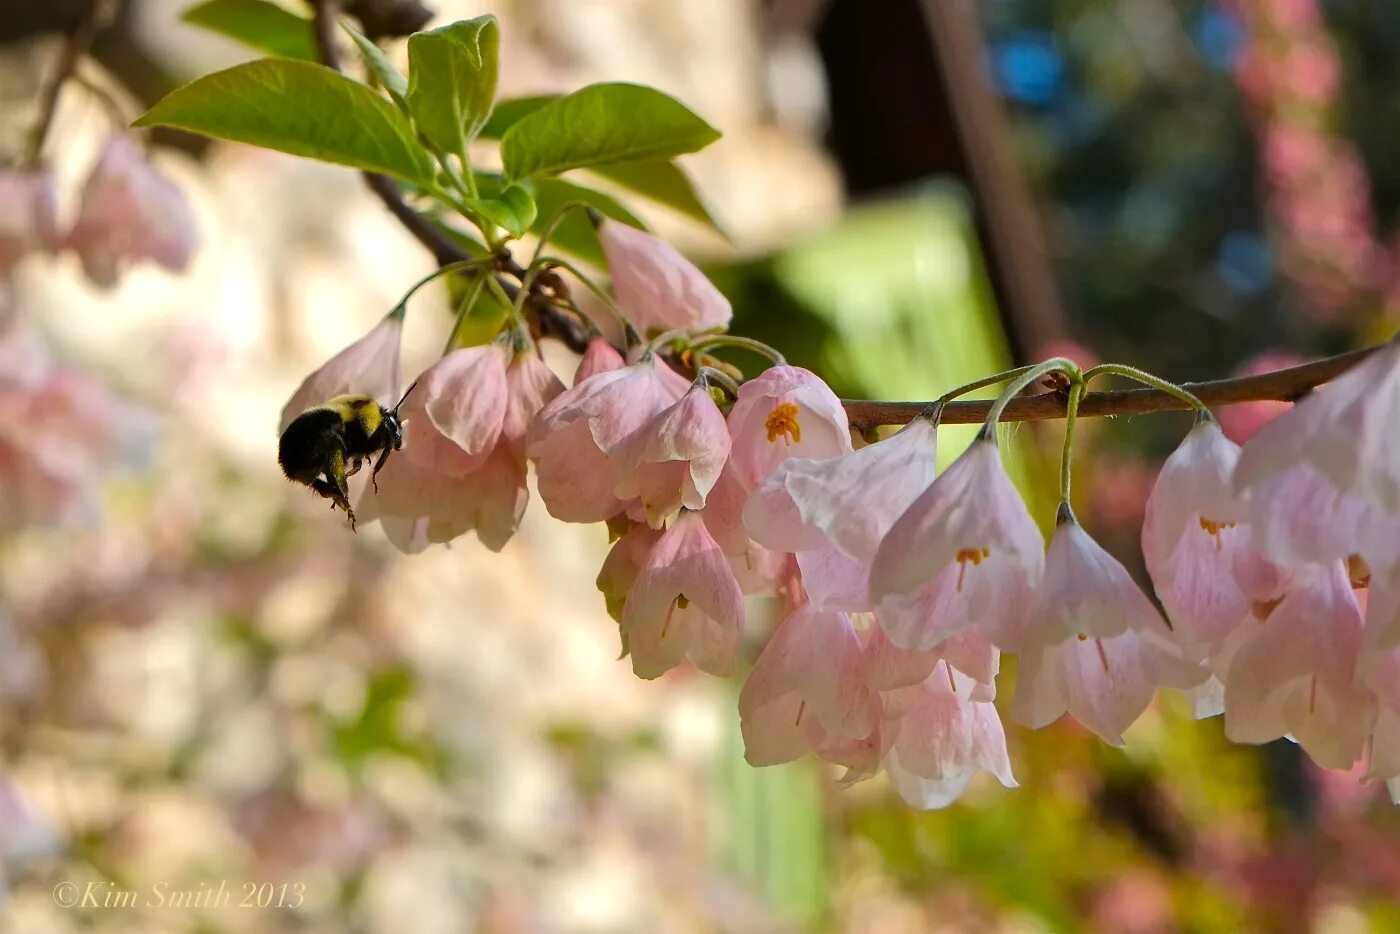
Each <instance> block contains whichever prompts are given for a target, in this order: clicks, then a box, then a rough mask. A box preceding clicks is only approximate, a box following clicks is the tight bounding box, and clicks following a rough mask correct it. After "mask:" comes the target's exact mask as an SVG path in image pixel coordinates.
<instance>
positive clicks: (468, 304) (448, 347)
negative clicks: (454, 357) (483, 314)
mask: <svg viewBox="0 0 1400 934" xmlns="http://www.w3.org/2000/svg"><path fill="white" fill-rule="evenodd" d="M487 280H494V277H493V276H477V277H476V278H475V279H473V280H472V284H471V286H470V288H469V289H468V290H467V294H466V295H464V296H462V304H461V306H459V307H458V309H457V317H456V318H455V319H454V320H453V322H452V330H450V331H448V332H447V343H446V344H444V345H443V347H442V356H444V357H445V356H447V355H448V354H450V353H451V352H452V349H453V347H455V346H456V344H457V333H458V332H459V331H461V330H462V322H464V321H466V320H467V315H469V314H471V311H472V306H473V305H475V304H476V300H477V299H478V298H480V297H481V291H482V289H484V288H486V282H487Z"/></svg>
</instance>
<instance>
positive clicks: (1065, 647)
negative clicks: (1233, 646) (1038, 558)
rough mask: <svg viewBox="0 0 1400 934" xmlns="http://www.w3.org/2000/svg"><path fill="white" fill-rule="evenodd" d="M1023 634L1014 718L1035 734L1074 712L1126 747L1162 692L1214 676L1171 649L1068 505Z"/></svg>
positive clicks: (1143, 601) (1153, 614) (1145, 603)
mask: <svg viewBox="0 0 1400 934" xmlns="http://www.w3.org/2000/svg"><path fill="white" fill-rule="evenodd" d="M1026 632H1027V638H1028V640H1029V641H1030V643H1031V645H1030V646H1029V647H1028V648H1027V650H1026V651H1024V652H1023V653H1022V654H1021V656H1020V666H1019V669H1018V670H1019V672H1020V673H1019V676H1018V679H1017V686H1016V696H1015V698H1014V700H1013V702H1012V711H1013V714H1014V716H1015V717H1016V719H1017V720H1019V721H1021V722H1023V723H1025V724H1026V725H1027V726H1030V727H1032V728H1037V729H1038V728H1039V727H1042V726H1045V725H1046V724H1049V723H1052V722H1054V721H1055V720H1057V719H1059V717H1060V716H1061V715H1062V714H1064V713H1065V712H1066V711H1068V712H1069V713H1070V714H1071V715H1072V716H1073V717H1074V718H1075V719H1076V720H1078V721H1079V722H1080V723H1082V724H1084V725H1085V726H1086V727H1088V728H1089V729H1090V730H1092V731H1093V732H1095V733H1097V734H1098V735H1099V736H1100V737H1101V738H1102V739H1103V740H1104V741H1105V742H1109V743H1112V744H1114V745H1117V746H1121V745H1122V744H1123V731H1124V730H1125V729H1127V728H1128V727H1129V726H1130V725H1131V724H1132V723H1133V721H1134V720H1136V719H1137V718H1138V716H1139V715H1141V714H1142V712H1143V711H1144V710H1146V709H1147V705H1148V703H1149V702H1150V701H1151V700H1152V695H1153V693H1154V692H1155V691H1156V689H1157V687H1158V686H1159V685H1166V686H1170V687H1178V688H1189V687H1193V686H1195V685H1197V684H1200V683H1201V682H1202V681H1204V680H1205V679H1206V678H1207V677H1208V676H1209V674H1210V673H1209V671H1208V670H1207V669H1206V668H1204V667H1203V666H1199V665H1195V664H1192V663H1190V662H1189V661H1187V660H1186V659H1185V658H1183V657H1182V653H1181V652H1180V650H1179V649H1178V648H1177V647H1176V646H1175V645H1173V644H1171V643H1170V642H1169V641H1167V636H1168V634H1169V632H1170V629H1169V627H1168V626H1167V622H1166V620H1164V619H1163V618H1162V615H1161V614H1160V613H1158V612H1157V609H1156V607H1154V606H1153V605H1152V603H1151V601H1149V600H1148V599H1147V596H1146V595H1145V594H1144V593H1143V592H1142V590H1141V589H1139V588H1138V586H1137V584H1136V583H1134V582H1133V579H1132V577H1130V576H1129V575H1128V572H1127V570H1126V569H1125V568H1124V567H1123V565H1122V564H1120V563H1119V562H1118V560H1117V559H1116V558H1114V557H1113V556H1112V555H1110V554H1109V553H1108V552H1106V551H1104V550H1103V548H1102V547H1101V546H1100V545H1099V544H1098V543H1097V542H1095V541H1094V540H1093V539H1092V538H1091V537H1090V536H1089V535H1088V533H1086V532H1085V531H1084V530H1083V528H1081V527H1080V525H1079V523H1078V522H1077V521H1075V519H1074V516H1073V514H1072V513H1070V511H1069V509H1068V507H1065V506H1061V507H1060V516H1059V521H1058V523H1057V524H1056V526H1055V534H1054V536H1053V537H1052V539H1051V541H1050V551H1049V553H1048V555H1047V557H1046V560H1045V576H1044V577H1043V578H1042V579H1041V582H1040V589H1039V591H1038V593H1037V594H1036V599H1035V603H1034V604H1033V606H1032V609H1031V612H1030V621H1029V624H1028V625H1027V627H1026Z"/></svg>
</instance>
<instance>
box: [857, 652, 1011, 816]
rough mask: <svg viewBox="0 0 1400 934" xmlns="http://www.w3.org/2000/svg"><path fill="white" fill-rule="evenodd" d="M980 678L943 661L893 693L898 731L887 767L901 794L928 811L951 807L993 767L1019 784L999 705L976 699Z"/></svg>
mask: <svg viewBox="0 0 1400 934" xmlns="http://www.w3.org/2000/svg"><path fill="white" fill-rule="evenodd" d="M974 686H975V682H973V681H972V680H971V679H970V678H966V677H964V676H963V675H962V674H960V673H959V672H957V671H955V670H953V669H951V668H949V667H948V666H947V663H946V662H939V663H938V666H937V667H936V668H935V669H934V671H933V672H932V673H931V674H930V675H929V676H928V678H926V679H925V680H924V681H923V682H922V683H920V684H918V685H915V686H913V687H907V688H902V689H900V690H899V691H897V692H895V693H894V694H893V695H892V699H891V702H890V705H891V706H893V708H894V710H895V712H897V714H898V716H899V719H898V721H897V730H898V732H897V733H896V734H895V737H894V742H893V744H892V745H891V747H890V750H889V753H888V754H887V755H886V756H885V761H884V765H885V771H886V772H887V773H888V774H889V776H890V783H891V784H893V785H894V787H895V790H896V791H898V792H899V795H900V797H901V798H903V799H904V800H905V801H906V802H908V803H909V804H910V805H912V806H913V807H916V808H923V809H925V810H928V809H933V808H942V807H947V806H948V805H950V804H952V803H953V802H954V801H956V800H957V799H958V797H959V796H961V795H962V793H963V791H964V790H965V789H966V788H967V784H968V782H969V781H971V780H972V776H974V775H976V774H977V773H978V772H979V771H985V772H990V773H991V774H992V775H994V776H996V779H997V780H998V781H999V782H1001V783H1002V785H1004V786H1005V787H1007V788H1015V787H1016V779H1015V778H1014V777H1013V776H1012V774H1011V760H1010V758H1009V757H1008V756H1007V754H1006V732H1005V730H1004V729H1003V728H1002V725H1001V718H1000V717H999V716H998V715H997V709H996V705H994V704H992V703H989V702H987V701H979V700H974V699H973V688H974Z"/></svg>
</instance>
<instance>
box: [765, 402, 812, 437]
mask: <svg viewBox="0 0 1400 934" xmlns="http://www.w3.org/2000/svg"><path fill="white" fill-rule="evenodd" d="M798 411H799V409H798V408H797V403H795V402H784V403H782V404H781V405H777V406H774V407H773V411H771V412H769V413H768V418H767V419H765V420H764V422H763V427H764V429H765V430H766V431H767V432H768V443H769V444H774V443H776V442H777V440H778V439H779V438H782V439H783V442H784V443H785V444H786V445H787V446H788V447H792V446H793V444H801V443H802V425H801V423H800V422H798V420H797V413H798Z"/></svg>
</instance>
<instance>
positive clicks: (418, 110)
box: [405, 16, 500, 154]
mask: <svg viewBox="0 0 1400 934" xmlns="http://www.w3.org/2000/svg"><path fill="white" fill-rule="evenodd" d="M499 46H500V29H499V27H497V25H496V18H495V17H494V16H478V17H477V18H476V19H468V20H463V21H461V22H459V23H452V24H450V25H447V26H442V27H440V28H438V29H433V30H430V31H428V32H420V33H417V34H415V35H413V36H410V37H409V40H408V93H407V95H405V96H406V98H407V100H408V109H409V112H410V113H412V114H413V119H414V120H416V121H417V122H418V129H420V130H422V131H423V134H424V135H425V136H427V137H428V139H429V140H431V141H432V142H433V145H435V146H437V147H438V148H439V149H441V150H443V151H444V152H449V153H453V154H457V153H461V152H464V151H465V150H466V148H467V143H468V142H469V141H470V140H471V139H472V138H473V137H475V136H476V134H477V131H478V130H480V129H481V127H482V124H484V123H485V122H486V118H487V117H489V116H491V103H492V101H494V100H495V99H496V56H497V52H498V48H499Z"/></svg>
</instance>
